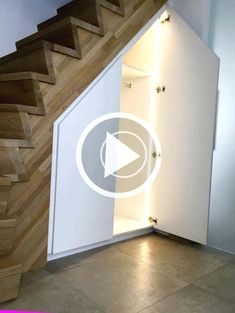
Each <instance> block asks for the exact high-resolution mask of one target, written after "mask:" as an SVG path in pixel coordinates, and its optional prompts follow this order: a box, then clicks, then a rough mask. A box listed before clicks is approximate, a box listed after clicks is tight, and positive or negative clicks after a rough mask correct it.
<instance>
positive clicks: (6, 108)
mask: <svg viewBox="0 0 235 313" xmlns="http://www.w3.org/2000/svg"><path fill="white" fill-rule="evenodd" d="M0 112H26V113H29V114H35V115H45V113H46V112H45V109H43V108H41V107H37V106H31V105H26V104H13V103H0Z"/></svg>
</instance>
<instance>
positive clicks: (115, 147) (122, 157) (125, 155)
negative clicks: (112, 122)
mask: <svg viewBox="0 0 235 313" xmlns="http://www.w3.org/2000/svg"><path fill="white" fill-rule="evenodd" d="M139 158H140V155H139V154H137V153H136V152H135V151H133V150H132V149H130V148H129V147H128V146H127V145H125V144H124V143H122V142H121V141H120V140H118V139H117V138H115V137H114V136H113V135H112V134H110V133H108V132H107V133H106V149H105V170H104V177H108V176H109V175H112V174H113V173H115V172H116V171H118V170H119V169H121V168H123V167H124V166H126V165H128V164H130V163H132V162H134V161H135V160H137V159H139Z"/></svg>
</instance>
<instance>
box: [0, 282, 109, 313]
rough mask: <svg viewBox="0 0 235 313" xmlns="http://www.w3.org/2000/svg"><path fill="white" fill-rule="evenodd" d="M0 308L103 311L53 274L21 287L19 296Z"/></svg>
mask: <svg viewBox="0 0 235 313" xmlns="http://www.w3.org/2000/svg"><path fill="white" fill-rule="evenodd" d="M0 310H24V311H40V312H53V313H76V312H78V313H103V312H104V311H102V310H101V309H100V307H99V306H97V305H96V304H95V303H94V302H93V301H91V300H90V299H89V298H88V297H87V296H85V295H83V294H82V293H81V292H79V291H78V290H76V291H74V290H73V289H72V288H71V287H69V286H66V285H65V284H64V282H61V281H60V280H59V279H58V278H55V277H53V276H49V277H46V278H44V279H41V280H40V281H38V282H36V283H32V284H30V285H27V286H26V287H24V288H22V289H21V291H20V295H19V298H18V299H17V300H15V301H12V302H8V303H6V304H4V305H1V306H0Z"/></svg>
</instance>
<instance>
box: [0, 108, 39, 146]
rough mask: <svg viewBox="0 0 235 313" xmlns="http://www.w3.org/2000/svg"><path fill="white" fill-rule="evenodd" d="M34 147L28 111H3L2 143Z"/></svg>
mask: <svg viewBox="0 0 235 313" xmlns="http://www.w3.org/2000/svg"><path fill="white" fill-rule="evenodd" d="M1 144H3V145H5V146H7V145H8V144H9V146H18V147H32V146H33V143H32V129H31V124H30V120H29V116H28V113H24V112H1V115H0V145H1Z"/></svg>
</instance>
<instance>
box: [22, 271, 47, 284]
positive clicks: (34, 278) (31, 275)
mask: <svg viewBox="0 0 235 313" xmlns="http://www.w3.org/2000/svg"><path fill="white" fill-rule="evenodd" d="M48 276H51V274H50V273H49V272H48V271H46V270H35V271H32V272H28V273H23V274H22V278H21V283H20V286H21V288H22V287H26V286H27V285H30V284H33V283H36V282H38V281H40V280H42V279H44V278H46V277H48Z"/></svg>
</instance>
